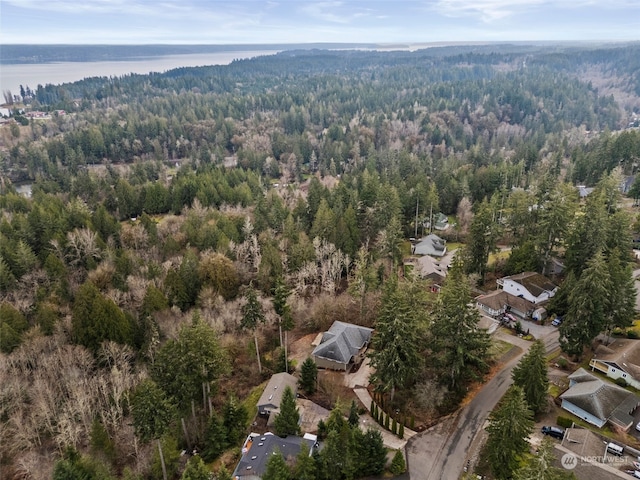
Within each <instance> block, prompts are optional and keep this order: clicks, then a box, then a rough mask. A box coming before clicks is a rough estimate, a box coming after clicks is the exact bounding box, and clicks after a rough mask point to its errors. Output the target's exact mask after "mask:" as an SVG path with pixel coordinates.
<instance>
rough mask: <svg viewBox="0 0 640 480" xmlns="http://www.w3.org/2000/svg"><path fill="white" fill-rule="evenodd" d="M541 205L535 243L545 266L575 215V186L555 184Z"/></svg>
mask: <svg viewBox="0 0 640 480" xmlns="http://www.w3.org/2000/svg"><path fill="white" fill-rule="evenodd" d="M543 206H544V208H542V209H539V211H540V220H539V221H538V223H537V240H536V245H537V248H538V251H539V252H540V253H539V254H540V258H541V261H542V264H543V268H547V264H548V262H549V260H550V259H551V257H552V256H553V254H554V253H555V252H556V250H557V248H558V247H559V246H560V244H561V242H562V239H563V238H565V236H566V233H567V231H568V229H569V226H570V225H571V219H572V218H573V217H574V215H575V211H576V209H577V206H578V195H577V193H576V190H575V187H574V186H573V185H569V184H566V183H561V184H559V185H557V186H556V188H555V189H554V190H553V192H552V193H551V194H550V196H549V199H548V200H547V201H545V202H544V203H543ZM543 273H544V270H543Z"/></svg>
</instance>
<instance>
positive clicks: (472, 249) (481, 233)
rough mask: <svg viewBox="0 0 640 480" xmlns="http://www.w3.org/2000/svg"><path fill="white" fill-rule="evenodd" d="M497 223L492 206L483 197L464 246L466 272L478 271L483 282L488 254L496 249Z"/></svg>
mask: <svg viewBox="0 0 640 480" xmlns="http://www.w3.org/2000/svg"><path fill="white" fill-rule="evenodd" d="M498 234H499V224H498V222H497V221H496V219H495V211H494V208H493V206H492V205H491V204H490V203H489V202H488V201H487V200H486V199H484V200H483V201H482V202H481V203H480V204H478V206H477V209H476V212H475V215H474V216H473V220H472V221H471V226H470V228H469V240H468V242H467V246H466V248H465V254H466V260H465V266H466V269H467V273H478V274H480V277H481V279H482V282H484V277H485V274H486V273H487V263H488V261H489V254H490V253H491V252H493V251H494V250H495V249H496V242H497V240H498Z"/></svg>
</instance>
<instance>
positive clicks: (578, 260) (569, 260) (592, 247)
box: [565, 190, 608, 280]
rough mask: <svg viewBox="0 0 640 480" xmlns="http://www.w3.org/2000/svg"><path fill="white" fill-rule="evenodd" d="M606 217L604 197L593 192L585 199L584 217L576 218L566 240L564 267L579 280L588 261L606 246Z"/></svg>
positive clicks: (597, 192)
mask: <svg viewBox="0 0 640 480" xmlns="http://www.w3.org/2000/svg"><path fill="white" fill-rule="evenodd" d="M607 224H608V215H607V211H606V206H605V196H604V194H603V192H601V191H598V190H596V191H594V192H592V193H591V195H589V196H588V197H587V200H586V203H585V206H584V215H581V216H579V217H577V218H576V220H575V225H574V227H573V228H572V229H571V231H570V233H569V236H568V239H567V250H566V252H565V267H566V269H567V271H572V272H574V273H575V274H576V277H577V279H578V280H579V279H580V276H581V275H582V271H583V270H584V269H585V268H586V267H587V264H588V261H589V260H590V259H591V258H593V256H594V255H596V253H598V252H603V251H604V249H605V248H606V246H607Z"/></svg>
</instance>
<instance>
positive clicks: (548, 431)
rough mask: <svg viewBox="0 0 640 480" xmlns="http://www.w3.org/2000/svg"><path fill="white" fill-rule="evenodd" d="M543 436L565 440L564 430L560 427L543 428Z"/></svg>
mask: <svg viewBox="0 0 640 480" xmlns="http://www.w3.org/2000/svg"><path fill="white" fill-rule="evenodd" d="M542 434H543V435H549V436H550V437H553V438H557V439H558V440H562V439H563V438H564V430H563V429H562V428H558V427H547V426H544V427H542Z"/></svg>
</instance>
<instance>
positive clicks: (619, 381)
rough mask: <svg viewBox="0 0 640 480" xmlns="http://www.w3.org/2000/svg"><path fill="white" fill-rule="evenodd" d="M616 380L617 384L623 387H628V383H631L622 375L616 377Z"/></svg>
mask: <svg viewBox="0 0 640 480" xmlns="http://www.w3.org/2000/svg"><path fill="white" fill-rule="evenodd" d="M615 382H616V385H619V386H621V387H626V386H628V385H629V384H628V383H627V381H626V380H625V379H624V378H622V377H620V378H616V379H615Z"/></svg>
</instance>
